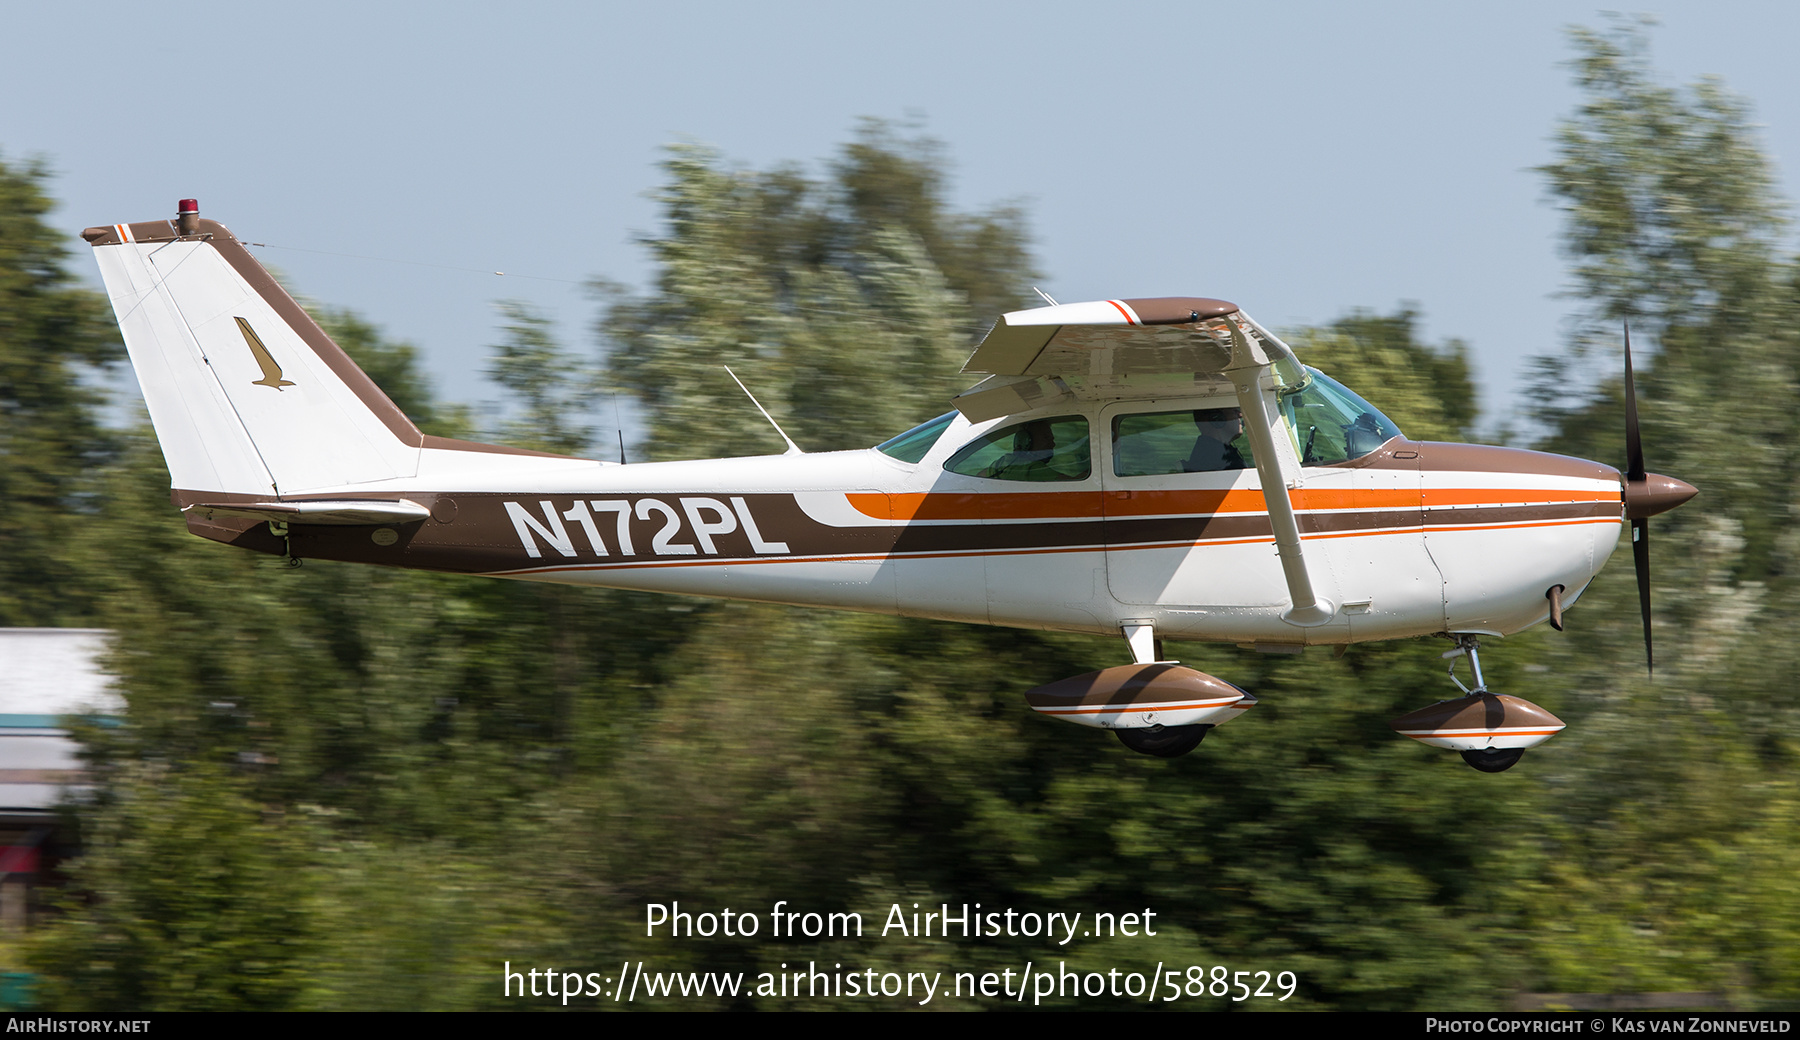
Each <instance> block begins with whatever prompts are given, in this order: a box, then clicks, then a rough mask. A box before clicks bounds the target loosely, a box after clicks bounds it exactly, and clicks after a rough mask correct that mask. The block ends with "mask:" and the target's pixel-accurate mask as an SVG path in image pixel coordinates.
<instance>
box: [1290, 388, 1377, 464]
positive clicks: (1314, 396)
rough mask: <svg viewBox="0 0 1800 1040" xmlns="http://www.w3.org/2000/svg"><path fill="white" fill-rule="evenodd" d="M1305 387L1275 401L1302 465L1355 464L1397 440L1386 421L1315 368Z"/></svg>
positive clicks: (1367, 403) (1365, 402) (1353, 394)
mask: <svg viewBox="0 0 1800 1040" xmlns="http://www.w3.org/2000/svg"><path fill="white" fill-rule="evenodd" d="M1306 371H1307V373H1308V374H1309V375H1311V376H1312V378H1311V379H1308V380H1307V381H1306V385H1304V386H1303V387H1301V388H1300V389H1298V390H1295V391H1293V392H1291V393H1287V394H1283V395H1282V397H1281V414H1282V417H1283V418H1285V419H1286V420H1287V423H1288V429H1289V431H1290V432H1292V433H1293V435H1294V443H1295V445H1296V446H1297V447H1298V448H1299V449H1300V464H1301V465H1303V466H1327V465H1330V464H1331V463H1333V462H1348V461H1350V460H1351V459H1360V458H1362V457H1363V456H1364V455H1367V454H1369V453H1370V452H1372V451H1374V450H1375V449H1376V448H1379V447H1381V446H1382V445H1383V444H1386V443H1387V442H1388V441H1389V440H1392V439H1393V438H1395V437H1399V436H1403V435H1402V434H1401V433H1400V427H1398V426H1395V425H1394V422H1393V420H1392V419H1389V418H1388V417H1387V416H1385V415H1382V414H1381V413H1380V412H1379V411H1377V410H1376V409H1375V406H1374V405H1371V404H1370V403H1369V402H1367V401H1365V400H1363V399H1362V398H1360V397H1358V396H1356V394H1355V393H1353V392H1352V391H1351V390H1350V388H1348V387H1346V386H1345V385H1344V384H1342V383H1340V382H1338V381H1337V380H1335V379H1333V378H1331V377H1330V376H1328V375H1326V374H1325V373H1323V372H1321V371H1319V370H1318V369H1316V368H1311V367H1308V368H1307V370H1306Z"/></svg>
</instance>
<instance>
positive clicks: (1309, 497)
mask: <svg viewBox="0 0 1800 1040" xmlns="http://www.w3.org/2000/svg"><path fill="white" fill-rule="evenodd" d="M844 497H845V498H847V499H849V501H850V505H851V506H852V507H854V508H855V509H856V511H857V512H859V513H861V514H862V515H864V516H866V517H869V518H870V519H873V520H906V521H913V520H1060V519H1092V518H1095V517H1102V516H1117V517H1125V516H1170V515H1174V516H1203V515H1211V516H1218V515H1220V514H1226V513H1261V512H1266V511H1267V509H1266V506H1265V504H1264V503H1263V495H1262V492H1261V491H1259V490H1256V489H1254V488H1232V489H1230V490H1224V491H1120V490H1113V491H1037V492H1031V491H1024V492H1003V493H998V494H979V493H976V492H942V491H932V492H913V493H910V494H893V495H890V494H884V493H882V492H851V493H848V494H846V495H845V496H844ZM1288 498H1289V501H1291V502H1292V503H1293V505H1294V508H1295V509H1300V510H1321V509H1332V510H1339V509H1419V508H1424V509H1443V508H1449V507H1452V506H1507V505H1545V504H1556V505H1562V504H1566V503H1576V502H1617V501H1619V500H1620V493H1619V492H1617V491H1611V490H1606V491H1575V490H1568V489H1561V488H1558V489H1550V488H1426V489H1424V490H1423V491H1422V492H1421V491H1416V490H1403V489H1399V488H1392V489H1384V488H1357V489H1348V490H1346V489H1335V488H1333V489H1327V488H1302V489H1301V490H1299V491H1291V492H1289V493H1288Z"/></svg>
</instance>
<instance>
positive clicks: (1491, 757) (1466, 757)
mask: <svg viewBox="0 0 1800 1040" xmlns="http://www.w3.org/2000/svg"><path fill="white" fill-rule="evenodd" d="M1523 757H1525V749H1524V748H1481V749H1480V750H1470V751H1464V752H1463V753H1462V760H1463V761H1464V762H1467V763H1469V764H1470V765H1472V766H1474V767H1475V768H1476V769H1479V770H1481V771H1482V772H1484V773H1504V772H1506V771H1507V770H1508V769H1511V768H1512V767H1513V766H1514V765H1516V764H1518V761H1519V759H1521V758H1523Z"/></svg>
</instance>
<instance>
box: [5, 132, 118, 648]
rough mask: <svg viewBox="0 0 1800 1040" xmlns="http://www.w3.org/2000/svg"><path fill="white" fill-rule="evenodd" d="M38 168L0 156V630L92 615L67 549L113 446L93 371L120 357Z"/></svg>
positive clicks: (109, 324) (108, 317) (113, 333)
mask: <svg viewBox="0 0 1800 1040" xmlns="http://www.w3.org/2000/svg"><path fill="white" fill-rule="evenodd" d="M48 179H49V174H48V172H47V171H46V170H45V168H44V167H43V165H42V164H39V163H26V164H23V165H20V164H17V163H6V162H4V161H0V459H3V460H4V463H3V464H0V623H4V624H8V625H54V624H71V623H79V622H81V621H82V620H83V619H84V618H86V617H87V616H88V612H89V610H91V607H92V603H91V599H90V592H91V590H90V589H89V588H88V587H87V586H85V585H84V584H83V583H82V582H81V581H80V579H79V573H80V564H79V562H78V561H77V560H75V559H72V558H71V556H70V554H69V553H68V552H67V550H66V548H65V546H66V542H67V539H68V536H69V533H70V529H71V527H72V523H71V517H72V516H74V515H78V514H80V513H82V512H84V511H85V510H86V508H87V504H88V499H87V498H86V493H87V491H88V486H87V484H86V483H85V481H84V475H85V474H86V473H88V472H89V471H90V470H92V469H94V468H95V467H97V466H99V465H101V464H102V463H103V462H104V461H105V459H106V456H107V454H108V453H109V452H110V451H111V450H112V449H113V446H114V444H113V440H112V438H111V437H110V436H109V435H108V433H107V431H106V430H105V429H104V427H103V426H102V424H101V422H100V416H99V409H100V406H101V404H102V402H103V400H104V397H103V394H102V391H101V389H100V384H99V380H98V378H97V377H98V375H99V372H100V369H101V367H102V366H105V365H107V364H108V363H110V362H112V361H113V360H115V359H116V358H118V357H119V356H120V354H121V352H120V349H119V341H118V333H117V326H116V325H114V324H113V322H112V316H111V314H110V312H109V310H108V308H107V306H106V301H105V300H104V299H103V298H101V297H99V296H97V295H95V294H94V293H91V292H89V291H87V290H85V289H81V288H79V287H78V286H77V285H76V284H75V279H74V276H73V275H71V274H70V273H69V271H68V269H67V267H66V264H67V262H68V249H67V246H66V245H65V243H64V239H63V236H62V235H61V233H59V232H57V231H55V230H53V229H52V228H51V227H50V225H49V224H47V223H46V222H45V220H44V217H45V215H46V214H47V213H49V211H50V208H51V201H50V198H49V196H48V195H46V194H45V191H44V185H45V182H46V181H47V180H48Z"/></svg>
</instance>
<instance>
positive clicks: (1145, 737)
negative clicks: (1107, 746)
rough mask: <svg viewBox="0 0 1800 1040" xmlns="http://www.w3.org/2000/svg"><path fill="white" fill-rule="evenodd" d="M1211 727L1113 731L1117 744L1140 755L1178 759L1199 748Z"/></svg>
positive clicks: (1171, 727)
mask: <svg viewBox="0 0 1800 1040" xmlns="http://www.w3.org/2000/svg"><path fill="white" fill-rule="evenodd" d="M1209 729H1212V727H1211V726H1158V727H1156V728H1155V729H1115V730H1113V732H1114V733H1117V734H1118V735H1119V743H1121V744H1124V745H1125V746H1126V747H1128V748H1130V749H1131V750H1133V751H1136V752H1137V753H1138V754H1140V755H1155V756H1156V757H1157V758H1180V757H1181V756H1182V755H1185V754H1187V753H1188V752H1190V751H1192V750H1194V749H1195V748H1197V747H1199V746H1200V742H1201V741H1202V740H1205V739H1206V731H1207V730H1209Z"/></svg>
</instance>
